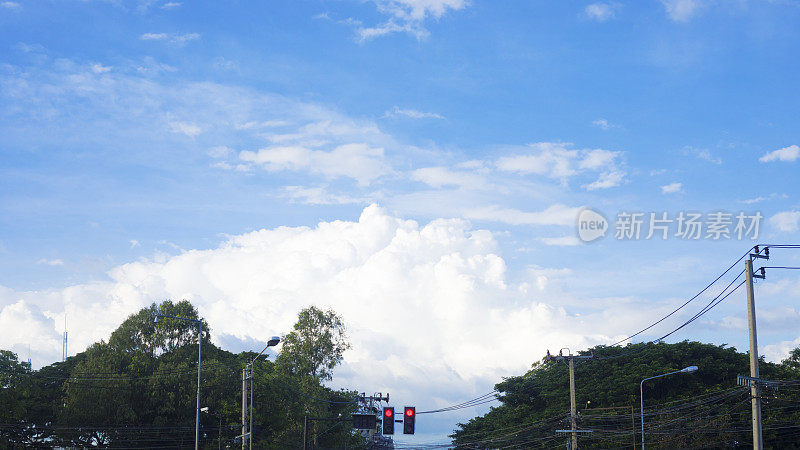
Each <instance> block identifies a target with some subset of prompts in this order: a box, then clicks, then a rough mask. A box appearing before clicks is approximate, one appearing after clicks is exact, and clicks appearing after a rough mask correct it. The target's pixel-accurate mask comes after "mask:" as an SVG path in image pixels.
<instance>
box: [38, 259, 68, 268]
mask: <svg viewBox="0 0 800 450" xmlns="http://www.w3.org/2000/svg"><path fill="white" fill-rule="evenodd" d="M37 264H44V265H47V266H63V265H64V261H63V260H61V259H47V258H42V259H40V260H39V261H37Z"/></svg>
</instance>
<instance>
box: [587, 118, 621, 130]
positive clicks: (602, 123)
mask: <svg viewBox="0 0 800 450" xmlns="http://www.w3.org/2000/svg"><path fill="white" fill-rule="evenodd" d="M592 125H594V126H596V127H599V128H600V129H602V130H610V129H612V128H617V126H616V125H614V124H613V123H611V122H609V121H608V120H606V119H597V120H593V121H592Z"/></svg>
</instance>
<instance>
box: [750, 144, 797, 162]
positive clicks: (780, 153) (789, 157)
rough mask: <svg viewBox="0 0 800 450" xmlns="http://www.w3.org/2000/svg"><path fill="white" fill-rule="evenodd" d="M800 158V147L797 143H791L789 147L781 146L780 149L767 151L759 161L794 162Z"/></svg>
mask: <svg viewBox="0 0 800 450" xmlns="http://www.w3.org/2000/svg"><path fill="white" fill-rule="evenodd" d="M798 159H800V147H798V146H796V145H790V146H788V147H783V148H779V149H778V150H773V151H771V152H767V153H766V154H764V156H762V157H761V158H758V160H759V161H761V162H762V163H763V162H773V161H784V162H792V161H797V160H798Z"/></svg>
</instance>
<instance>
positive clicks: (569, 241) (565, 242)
mask: <svg viewBox="0 0 800 450" xmlns="http://www.w3.org/2000/svg"><path fill="white" fill-rule="evenodd" d="M539 241H541V242H543V243H544V244H545V245H556V246H562V247H571V246H575V245H580V243H581V241H580V240H578V238H577V237H575V236H561V237H544V238H539Z"/></svg>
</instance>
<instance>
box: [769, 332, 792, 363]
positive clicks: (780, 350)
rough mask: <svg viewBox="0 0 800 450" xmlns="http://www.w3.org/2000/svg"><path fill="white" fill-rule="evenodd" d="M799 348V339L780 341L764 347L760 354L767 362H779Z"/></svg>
mask: <svg viewBox="0 0 800 450" xmlns="http://www.w3.org/2000/svg"><path fill="white" fill-rule="evenodd" d="M797 347H800V337H798V338H797V339H795V340H793V341H781V342H779V343H777V344H770V345H765V346H764V347H763V348H762V349H761V354H762V355H764V358H765V359H766V360H767V361H772V362H780V361H783V360H784V359H786V358H788V357H789V353H790V352H791V351H792V350H794V349H796V348H797Z"/></svg>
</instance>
